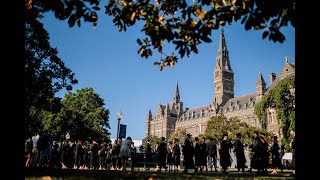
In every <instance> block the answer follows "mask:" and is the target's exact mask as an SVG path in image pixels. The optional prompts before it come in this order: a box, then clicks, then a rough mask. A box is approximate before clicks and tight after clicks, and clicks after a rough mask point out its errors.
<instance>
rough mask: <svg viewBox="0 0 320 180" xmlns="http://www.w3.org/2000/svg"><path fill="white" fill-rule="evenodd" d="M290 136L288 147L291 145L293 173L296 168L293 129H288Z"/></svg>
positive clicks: (294, 134)
mask: <svg viewBox="0 0 320 180" xmlns="http://www.w3.org/2000/svg"><path fill="white" fill-rule="evenodd" d="M290 136H291V138H292V139H291V141H290V147H291V152H292V168H293V174H295V170H296V131H295V130H294V129H291V130H290Z"/></svg>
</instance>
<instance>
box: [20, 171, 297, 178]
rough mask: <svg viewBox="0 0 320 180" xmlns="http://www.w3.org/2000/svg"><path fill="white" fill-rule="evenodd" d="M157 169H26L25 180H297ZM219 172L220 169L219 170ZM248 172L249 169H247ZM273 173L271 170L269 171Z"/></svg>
mask: <svg viewBox="0 0 320 180" xmlns="http://www.w3.org/2000/svg"><path fill="white" fill-rule="evenodd" d="M154 170H155V169H151V171H148V172H147V171H143V168H140V171H137V170H136V171H127V172H122V171H110V170H74V169H51V168H44V169H38V168H37V169H26V171H25V180H104V179H107V180H112V179H145V180H158V179H168V180H187V179H210V180H227V179H249V180H258V179H259V180H260V179H261V180H269V179H274V180H275V179H295V177H294V176H290V175H291V174H292V170H284V171H283V173H280V171H278V174H275V175H271V174H270V173H269V174H268V175H264V176H262V175H257V174H255V173H254V172H255V170H253V173H244V174H239V173H237V172H236V169H232V168H231V169H229V170H230V173H229V174H223V173H221V172H212V173H211V172H208V173H205V172H201V173H196V174H195V173H193V170H189V172H190V173H188V174H184V173H182V170H181V171H180V172H177V173H168V172H167V173H164V171H162V173H156V172H155V171H154ZM218 170H219V169H218ZM246 170H248V169H246ZM269 172H271V169H270V170H269Z"/></svg>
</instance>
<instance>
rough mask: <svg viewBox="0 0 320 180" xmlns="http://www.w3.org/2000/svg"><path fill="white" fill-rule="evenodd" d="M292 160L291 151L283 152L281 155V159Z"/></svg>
mask: <svg viewBox="0 0 320 180" xmlns="http://www.w3.org/2000/svg"><path fill="white" fill-rule="evenodd" d="M286 159H287V160H292V153H285V154H284V155H283V156H282V160H286Z"/></svg>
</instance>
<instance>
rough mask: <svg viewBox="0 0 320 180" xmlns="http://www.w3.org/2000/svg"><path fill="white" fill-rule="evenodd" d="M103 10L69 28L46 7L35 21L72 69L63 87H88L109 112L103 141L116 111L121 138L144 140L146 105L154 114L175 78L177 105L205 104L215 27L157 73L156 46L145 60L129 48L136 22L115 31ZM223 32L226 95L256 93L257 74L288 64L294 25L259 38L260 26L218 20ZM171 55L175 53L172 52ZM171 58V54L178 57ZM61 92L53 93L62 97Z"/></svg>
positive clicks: (133, 47) (137, 28)
mask: <svg viewBox="0 0 320 180" xmlns="http://www.w3.org/2000/svg"><path fill="white" fill-rule="evenodd" d="M103 11H104V10H101V12H99V13H98V18H99V19H98V25H97V27H96V28H93V26H92V24H91V23H84V22H83V21H82V24H81V27H80V28H79V27H78V26H74V27H72V28H70V27H69V25H68V23H67V21H60V20H58V19H56V18H55V17H54V15H53V13H52V12H48V13H46V14H44V19H43V20H42V22H43V24H44V27H45V29H46V30H47V31H48V33H49V36H50V43H51V46H52V47H55V48H57V49H58V51H59V57H60V58H61V59H62V61H64V63H65V65H66V67H68V68H70V69H71V70H72V72H73V73H75V78H76V79H77V80H78V84H76V85H74V86H73V90H72V91H71V92H76V90H78V89H81V88H87V87H92V88H93V90H94V92H95V93H97V94H99V95H100V97H101V98H102V99H104V102H105V106H104V107H105V108H106V109H108V110H109V111H110V115H109V124H110V127H111V129H109V132H110V133H111V136H110V137H111V138H116V134H117V123H118V120H117V116H116V114H117V112H119V111H120V110H121V112H122V119H121V121H120V123H121V124H125V125H127V136H131V137H132V139H135V140H142V139H143V138H145V130H146V117H147V113H148V112H149V110H151V112H152V114H153V115H154V114H155V113H156V109H157V106H158V105H159V104H162V105H166V104H167V103H168V102H171V101H173V95H174V90H175V87H176V83H177V82H178V84H179V92H180V100H181V101H182V102H183V103H184V108H195V107H199V106H203V105H207V104H210V103H212V101H213V94H214V91H213V89H214V88H213V68H214V66H215V63H216V56H217V51H218V46H219V36H220V30H216V31H213V32H212V35H211V39H212V42H211V43H203V44H200V45H199V46H198V51H199V53H198V54H194V53H193V54H191V57H190V58H187V57H184V58H183V59H179V61H178V63H176V64H175V66H174V68H170V67H166V68H165V70H164V71H160V70H159V67H158V66H155V65H153V62H155V61H159V59H160V56H159V54H158V53H157V51H156V50H154V52H153V53H154V55H153V56H152V57H149V58H148V59H145V58H141V56H140V55H139V54H138V53H137V51H138V49H139V45H138V43H137V41H136V40H137V38H144V37H145V36H144V34H143V33H142V32H141V31H140V30H141V28H142V25H141V24H140V23H138V24H136V25H134V26H131V27H129V28H128V29H127V31H126V32H119V31H118V28H117V27H116V26H114V25H113V22H112V18H111V17H109V16H107V15H105V14H104V12H103ZM223 28H224V34H225V39H226V44H227V49H228V51H229V58H230V64H231V68H232V69H233V71H234V80H235V86H234V96H235V97H239V96H243V95H246V94H250V93H254V92H255V91H256V87H255V84H256V81H257V78H258V74H259V72H260V73H261V74H262V76H263V77H264V79H265V81H266V85H267V87H268V86H269V84H270V83H269V73H270V72H274V73H275V74H276V75H277V76H278V75H279V73H280V71H281V68H282V66H283V64H284V62H285V57H288V58H289V60H290V63H295V29H294V28H293V27H292V26H291V25H290V26H289V27H284V28H283V29H282V33H283V34H284V35H285V37H286V39H285V41H284V42H283V43H279V42H277V43H274V42H273V41H269V40H268V39H264V40H263V39H262V33H263V31H253V30H249V31H246V30H245V29H244V26H243V25H241V24H240V22H239V23H235V24H232V25H226V26H224V27H223ZM173 50H174V46H172V45H170V44H166V47H165V48H164V51H165V52H167V54H170V52H172V51H173ZM175 54H178V53H177V52H175ZM178 57H179V56H178ZM66 93H67V91H66V90H61V91H59V92H58V93H57V94H56V96H58V97H61V98H63V97H64V95H65V94H66Z"/></svg>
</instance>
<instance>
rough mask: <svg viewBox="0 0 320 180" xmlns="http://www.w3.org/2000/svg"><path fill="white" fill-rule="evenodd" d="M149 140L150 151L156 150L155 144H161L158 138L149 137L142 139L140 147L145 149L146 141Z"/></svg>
mask: <svg viewBox="0 0 320 180" xmlns="http://www.w3.org/2000/svg"><path fill="white" fill-rule="evenodd" d="M148 139H149V140H150V145H151V149H152V150H153V151H154V150H156V149H157V144H158V143H160V142H161V139H160V138H159V137H158V136H153V135H151V136H149V137H146V138H144V139H142V147H143V148H144V149H145V148H146V147H147V140H148Z"/></svg>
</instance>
